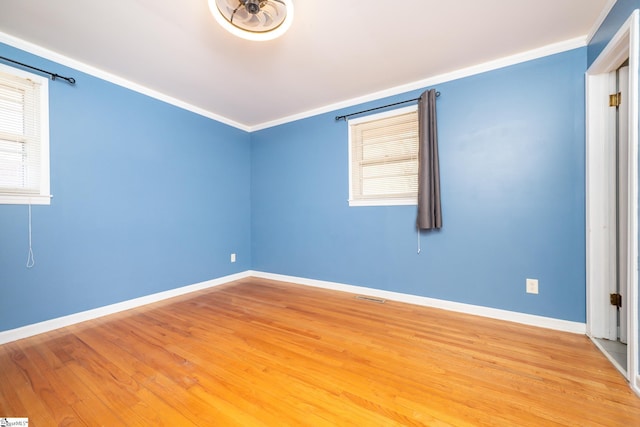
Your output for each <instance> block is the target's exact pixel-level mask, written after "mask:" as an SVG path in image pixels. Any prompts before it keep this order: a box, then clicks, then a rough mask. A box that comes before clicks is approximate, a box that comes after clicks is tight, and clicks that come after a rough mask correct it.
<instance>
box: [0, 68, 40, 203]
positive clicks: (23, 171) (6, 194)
mask: <svg viewBox="0 0 640 427" xmlns="http://www.w3.org/2000/svg"><path fill="white" fill-rule="evenodd" d="M47 91H48V80H47V79H46V78H43V77H40V76H36V75H33V74H31V73H27V72H24V71H21V70H15V69H13V68H11V67H6V66H2V67H1V68H0V203H16V204H19V203H32V204H48V203H49V198H50V196H49V136H48V135H49V130H48V96H47Z"/></svg>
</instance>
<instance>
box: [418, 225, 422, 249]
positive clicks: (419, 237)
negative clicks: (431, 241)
mask: <svg viewBox="0 0 640 427" xmlns="http://www.w3.org/2000/svg"><path fill="white" fill-rule="evenodd" d="M421 250H422V249H421V248H420V229H419V228H418V255H420V251H421Z"/></svg>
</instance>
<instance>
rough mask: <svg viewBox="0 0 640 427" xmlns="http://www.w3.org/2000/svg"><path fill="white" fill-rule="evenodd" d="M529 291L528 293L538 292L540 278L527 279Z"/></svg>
mask: <svg viewBox="0 0 640 427" xmlns="http://www.w3.org/2000/svg"><path fill="white" fill-rule="evenodd" d="M527 293H528V294H537V293H538V279H527Z"/></svg>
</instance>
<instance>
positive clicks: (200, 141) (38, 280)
mask: <svg viewBox="0 0 640 427" xmlns="http://www.w3.org/2000/svg"><path fill="white" fill-rule="evenodd" d="M0 55H3V56H9V57H12V58H15V59H16V60H20V61H25V62H28V63H32V64H33V65H36V66H40V67H43V68H51V69H53V70H55V71H56V72H58V73H60V74H63V75H71V76H74V77H75V78H76V79H77V80H78V84H77V85H76V86H75V87H72V86H69V85H67V84H66V83H64V82H60V81H58V82H51V84H50V105H51V175H52V181H51V191H52V194H53V195H54V198H53V201H52V204H51V206H34V207H33V230H34V239H33V243H34V250H35V257H36V266H35V267H34V268H33V269H27V268H26V267H25V262H26V255H27V207H26V206H11V205H0V330H7V329H12V328H16V327H19V326H23V325H27V324H32V323H36V322H39V321H43V320H47V319H52V318H56V317H60V316H64V315H68V314H73V313H76V312H80V311H83V310H87V309H92V308H96V307H101V306H104V305H108V304H112V303H116V302H119V301H123V300H127V299H131V298H135V297H139V296H144V295H148V294H151V293H155V292H160V291H164V290H168V289H173V288H176V287H180V286H184V285H189V284H193V283H197V282H200V281H204V280H209V279H213V278H217V277H222V276H225V275H228V274H232V273H236V272H241V271H246V270H249V269H253V270H259V271H266V272H272V273H280V274H286V275H293V276H300V277H306V278H313V279H320V280H328V281H336V282H341V283H348V284H353V285H360V286H367V287H374V288H379V289H384V290H390V291H397V292H403V293H409V294H415V295H422V296H428V297H434V298H440V299H446V300H451V301H459V302H465V303H470V304H476V305H483V306H488V307H496V308H502V309H507V310H513V311H519V312H523V313H531V314H537V315H542V316H549V317H554V318H559V319H566V320H572V321H578V322H584V321H585V277H584V270H585V260H584V253H585V251H584V127H585V123H584V71H585V67H586V61H587V49H586V48H583V49H577V50H573V51H570V52H565V53H562V54H558V55H553V56H550V57H546V58H542V59H538V60H535V61H530V62H526V63H523V64H519V65H515V66H511V67H507V68H503V69H500V70H496V71H492V72H488V73H484V74H480V75H476V76H472V77H468V78H464V79H460V80H456V81H451V82H448V83H443V84H441V85H438V87H437V89H438V90H440V91H441V92H442V96H441V97H440V98H439V100H438V119H439V136H440V156H441V157H440V161H441V174H442V182H443V185H442V196H443V214H444V228H443V229H442V230H441V231H439V232H434V233H425V234H423V235H422V248H423V249H422V253H421V254H420V255H418V254H417V253H416V247H417V235H416V232H415V228H414V224H415V214H416V208H415V206H391V207H352V208H350V207H349V206H348V203H347V198H348V164H347V158H348V153H347V125H346V123H344V122H338V123H336V122H335V121H334V116H335V115H336V114H338V113H339V114H343V113H348V112H351V111H356V110H359V109H361V108H368V107H372V106H377V105H380V104H384V103H387V102H394V101H398V100H404V99H407V98H409V97H415V96H417V95H418V94H419V92H420V91H414V92H411V93H407V94H403V95H399V96H395V97H390V98H387V99H381V100H379V101H376V102H373V103H368V104H365V105H358V106H353V107H352V108H349V109H348V110H343V111H337V112H331V113H328V114H322V115H318V116H315V117H311V118H307V119H304V120H299V121H296V122H292V123H288V124H284V125H281V126H277V127H273V128H270V129H265V130H261V131H258V132H255V133H253V134H248V133H246V132H243V131H240V130H238V129H234V128H232V127H229V126H226V125H223V124H221V123H218V122H215V121H213V120H210V119H207V118H204V117H201V116H199V115H196V114H193V113H190V112H187V111H184V110H181V109H179V108H176V107H173V106H171V105H168V104H166V103H163V102H160V101H157V100H154V99H151V98H149V97H147V96H144V95H141V94H138V93H136V92H133V91H130V90H128V89H124V88H122V87H119V86H117V85H113V84H110V83H108V82H105V81H103V80H100V79H97V78H95V77H91V76H88V75H85V74H82V73H80V72H78V71H76V70H71V69H68V68H66V67H63V66H61V65H59V64H54V63H51V62H49V61H46V60H44V59H42V58H38V57H35V56H33V55H30V54H27V53H24V52H21V51H19V50H17V49H14V48H11V47H8V46H4V45H1V44H0ZM231 252H235V253H237V254H238V262H237V263H235V264H231V263H230V262H229V253H231ZM527 277H532V278H537V279H539V280H540V294H539V295H537V296H536V295H528V294H526V293H525V292H524V289H525V278H527Z"/></svg>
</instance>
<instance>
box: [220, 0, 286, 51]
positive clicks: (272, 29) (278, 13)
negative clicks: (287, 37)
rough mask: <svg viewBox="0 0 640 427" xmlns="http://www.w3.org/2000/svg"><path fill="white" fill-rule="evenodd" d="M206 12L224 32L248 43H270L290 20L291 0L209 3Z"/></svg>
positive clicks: (278, 35)
mask: <svg viewBox="0 0 640 427" xmlns="http://www.w3.org/2000/svg"><path fill="white" fill-rule="evenodd" d="M209 9H210V10H211V14H212V15H213V17H214V18H215V19H216V21H217V22H218V24H220V25H221V26H222V27H223V28H224V29H225V30H227V31H229V32H230V33H231V34H233V35H235V36H238V37H241V38H243V39H247V40H254V41H264V40H273V39H275V38H277V37H280V36H281V35H282V34H284V33H285V32H286V31H287V30H288V29H289V27H290V26H291V22H292V21H293V3H292V1H291V0H209Z"/></svg>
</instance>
